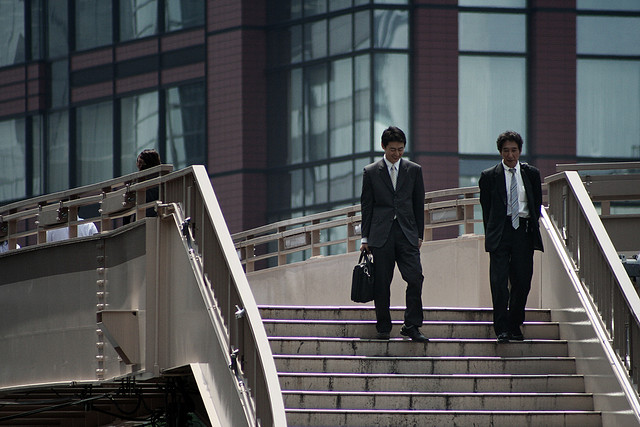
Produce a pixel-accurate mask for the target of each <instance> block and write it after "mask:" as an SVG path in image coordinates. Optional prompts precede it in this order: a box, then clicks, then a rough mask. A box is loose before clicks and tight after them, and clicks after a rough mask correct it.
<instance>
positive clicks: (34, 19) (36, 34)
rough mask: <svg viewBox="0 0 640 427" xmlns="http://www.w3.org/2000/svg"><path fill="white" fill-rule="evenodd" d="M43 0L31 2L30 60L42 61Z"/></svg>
mask: <svg viewBox="0 0 640 427" xmlns="http://www.w3.org/2000/svg"><path fill="white" fill-rule="evenodd" d="M42 2H43V0H32V1H31V30H30V31H31V59H32V60H38V59H43V56H44V46H43V44H42V41H43V40H45V39H44V34H43V31H44V28H45V26H44V23H43V22H42V19H43V7H44V6H43V4H42Z"/></svg>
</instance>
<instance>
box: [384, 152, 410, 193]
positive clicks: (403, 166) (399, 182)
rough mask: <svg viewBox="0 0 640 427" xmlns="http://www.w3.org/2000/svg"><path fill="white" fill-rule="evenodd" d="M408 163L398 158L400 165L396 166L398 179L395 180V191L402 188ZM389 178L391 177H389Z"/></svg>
mask: <svg viewBox="0 0 640 427" xmlns="http://www.w3.org/2000/svg"><path fill="white" fill-rule="evenodd" d="M408 165H409V164H408V163H407V162H404V161H402V159H400V166H399V167H398V179H397V180H396V191H398V190H400V188H402V184H404V181H405V178H406V177H407V167H408ZM389 180H391V178H389ZM392 187H393V186H392Z"/></svg>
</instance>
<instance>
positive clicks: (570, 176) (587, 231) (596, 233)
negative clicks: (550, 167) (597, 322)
mask: <svg viewBox="0 0 640 427" xmlns="http://www.w3.org/2000/svg"><path fill="white" fill-rule="evenodd" d="M632 165H634V164H632ZM635 165H638V164H635ZM588 167H589V166H582V167H579V166H577V165H567V167H566V168H562V169H564V171H563V172H561V173H558V174H555V175H552V176H550V177H547V178H546V179H545V183H546V185H547V190H548V197H549V212H550V214H551V217H552V219H553V221H554V223H555V225H556V227H557V228H558V230H559V232H560V233H561V236H562V237H563V238H564V241H565V244H566V247H567V251H568V252H569V255H570V256H571V258H572V259H573V262H574V264H575V268H576V270H577V274H578V276H579V277H580V279H581V281H582V283H583V284H584V286H585V287H586V289H587V290H588V292H589V294H590V296H591V298H592V300H593V302H594V304H595V305H596V307H597V308H598V311H599V313H600V315H601V317H602V320H603V322H604V324H605V327H606V328H607V331H608V333H609V334H610V336H611V337H612V346H613V348H614V350H615V351H616V353H617V354H618V356H619V357H620V359H621V361H622V362H623V363H624V365H625V366H626V368H627V369H628V371H629V375H630V377H631V379H632V381H633V383H634V384H636V386H637V384H638V380H639V379H640V298H639V297H638V294H637V292H636V290H635V289H634V287H633V284H632V283H631V280H630V278H629V276H628V275H627V273H626V272H625V269H624V267H623V265H622V263H621V262H620V259H619V256H618V252H617V250H616V247H615V246H614V243H613V242H612V240H611V238H610V237H609V234H608V232H607V230H606V228H605V226H604V224H603V222H602V220H601V217H600V216H599V214H598V212H597V211H596V208H595V206H594V204H593V202H592V200H601V201H603V200H604V201H611V200H633V199H635V200H638V199H640V177H639V176H638V175H633V174H628V173H624V174H621V175H620V174H618V175H616V176H612V175H607V176H604V177H601V178H596V179H595V180H594V179H593V178H595V177H593V178H591V177H589V176H587V177H584V176H583V177H582V178H581V177H580V175H579V174H578V172H576V171H575V170H573V171H572V170H568V169H576V170H578V169H580V170H587V169H588ZM636 167H637V166H636ZM598 168H600V170H604V169H607V168H608V169H614V168H621V169H624V168H625V166H623V165H621V164H617V165H609V166H608V167H607V166H604V165H599V166H598ZM583 179H584V181H585V182H584V183H583ZM620 183H624V184H623V185H620ZM603 213H604V216H606V215H609V214H610V213H609V212H606V211H605V210H604V209H603ZM627 232H628V233H634V232H635V233H636V235H638V234H639V233H640V231H638V229H637V228H636V230H635V231H634V230H632V229H630V230H628V231H627ZM637 241H638V240H637Z"/></svg>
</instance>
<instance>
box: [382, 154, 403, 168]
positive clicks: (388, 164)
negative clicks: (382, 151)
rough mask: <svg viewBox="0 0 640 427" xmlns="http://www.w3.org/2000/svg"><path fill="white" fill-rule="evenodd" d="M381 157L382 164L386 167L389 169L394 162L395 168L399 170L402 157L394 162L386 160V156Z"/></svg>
mask: <svg viewBox="0 0 640 427" xmlns="http://www.w3.org/2000/svg"><path fill="white" fill-rule="evenodd" d="M382 159H383V160H384V164H385V165H387V169H391V166H393V165H394V164H395V165H396V169H397V170H400V162H401V161H402V158H401V159H400V160H398V161H397V162H396V163H391V162H390V161H389V160H387V157H386V156H382Z"/></svg>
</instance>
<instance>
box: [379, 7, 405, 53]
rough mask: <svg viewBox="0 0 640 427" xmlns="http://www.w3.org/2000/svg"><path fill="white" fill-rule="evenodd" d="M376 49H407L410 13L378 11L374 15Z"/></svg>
mask: <svg viewBox="0 0 640 427" xmlns="http://www.w3.org/2000/svg"><path fill="white" fill-rule="evenodd" d="M373 28H374V34H373V37H374V42H373V43H374V47H385V48H391V49H407V48H408V47H409V13H408V12H406V11H401V10H376V11H375V12H374V14H373Z"/></svg>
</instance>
